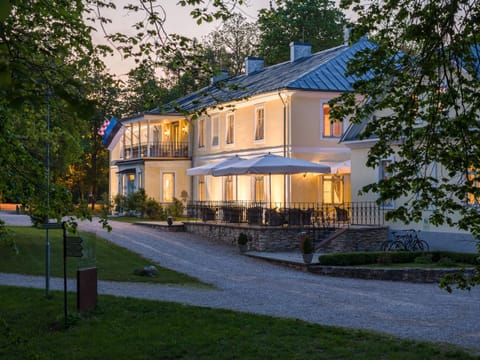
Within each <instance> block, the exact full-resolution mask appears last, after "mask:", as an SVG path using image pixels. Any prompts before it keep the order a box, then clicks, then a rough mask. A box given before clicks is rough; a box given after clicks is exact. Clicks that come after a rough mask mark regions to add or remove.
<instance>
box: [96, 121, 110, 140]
mask: <svg viewBox="0 0 480 360" xmlns="http://www.w3.org/2000/svg"><path fill="white" fill-rule="evenodd" d="M109 124H110V120H108V119H107V118H105V120H104V121H103V124H102V126H100V129H98V131H97V133H98V135H100V136H103V135H104V134H105V130H107V128H108V125H109Z"/></svg>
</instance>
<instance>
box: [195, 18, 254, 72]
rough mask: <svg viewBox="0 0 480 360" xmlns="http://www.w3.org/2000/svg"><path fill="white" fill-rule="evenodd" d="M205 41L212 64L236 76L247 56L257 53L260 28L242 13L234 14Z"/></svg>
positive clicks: (242, 67)
mask: <svg viewBox="0 0 480 360" xmlns="http://www.w3.org/2000/svg"><path fill="white" fill-rule="evenodd" d="M203 42H204V47H205V48H206V51H207V55H206V56H207V58H208V57H210V61H211V62H212V64H213V65H214V66H216V67H217V68H219V69H222V70H228V73H229V74H230V75H234V76H236V75H239V74H240V73H242V71H243V70H244V65H245V57H247V56H250V55H254V54H255V51H256V48H257V46H258V28H257V25H256V24H255V23H251V22H248V21H247V19H246V18H245V16H243V15H242V14H234V15H233V16H232V17H231V18H229V19H227V20H225V22H224V23H223V24H222V26H221V27H220V28H219V29H217V30H215V31H212V32H211V33H210V34H208V35H207V36H206V37H205V39H203ZM209 55H210V56H209Z"/></svg>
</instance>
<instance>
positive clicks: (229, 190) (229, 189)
mask: <svg viewBox="0 0 480 360" xmlns="http://www.w3.org/2000/svg"><path fill="white" fill-rule="evenodd" d="M225 201H233V176H226V177H225Z"/></svg>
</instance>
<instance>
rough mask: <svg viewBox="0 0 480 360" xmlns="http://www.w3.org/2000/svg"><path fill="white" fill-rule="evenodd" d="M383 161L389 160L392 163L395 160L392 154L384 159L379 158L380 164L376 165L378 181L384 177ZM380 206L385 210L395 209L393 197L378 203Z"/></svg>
mask: <svg viewBox="0 0 480 360" xmlns="http://www.w3.org/2000/svg"><path fill="white" fill-rule="evenodd" d="M385 162H389V163H391V164H393V163H394V162H395V157H394V156H390V157H388V158H385V159H381V160H380V164H379V166H378V170H377V181H379V182H380V180H382V179H385V178H386V177H385V175H386V174H384V172H383V166H382V165H383V163H385ZM380 207H381V208H382V209H386V210H392V209H395V201H394V200H393V199H390V200H389V202H388V203H387V202H385V203H382V204H381V205H380Z"/></svg>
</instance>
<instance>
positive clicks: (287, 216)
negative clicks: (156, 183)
mask: <svg viewBox="0 0 480 360" xmlns="http://www.w3.org/2000/svg"><path fill="white" fill-rule="evenodd" d="M187 216H188V217H189V218H190V219H191V220H193V221H204V222H208V221H210V222H223V223H247V224H250V225H270V226H300V227H303V226H305V227H323V228H340V227H347V226H350V225H376V226H380V225H383V224H384V210H383V209H381V208H380V207H379V206H378V205H377V204H376V203H375V202H358V203H342V204H323V203H300V202H291V203H287V204H284V203H266V202H253V201H228V202H225V201H191V202H189V203H188V204H187Z"/></svg>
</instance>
